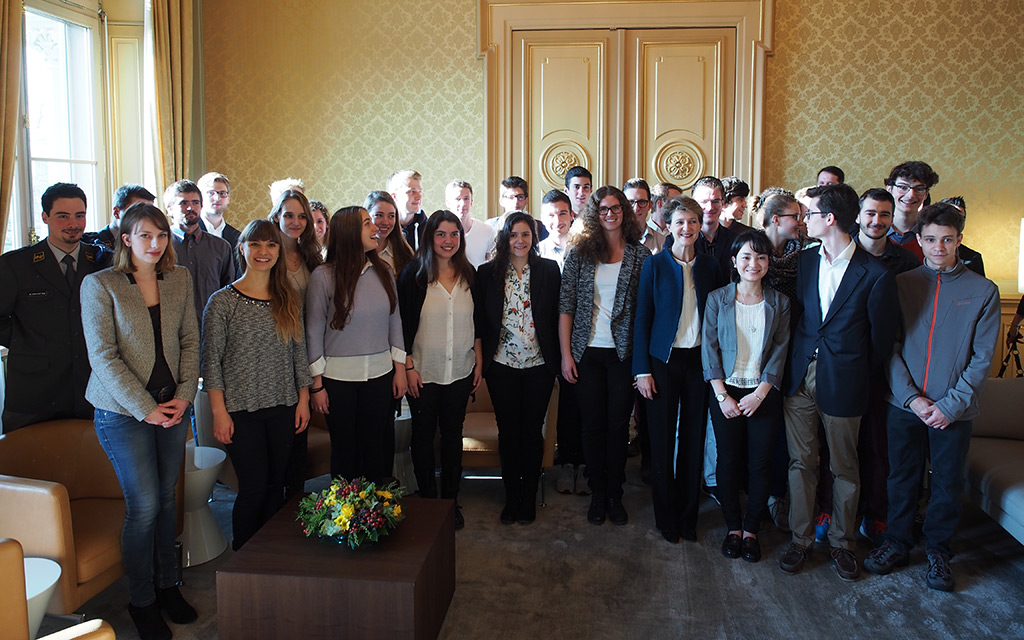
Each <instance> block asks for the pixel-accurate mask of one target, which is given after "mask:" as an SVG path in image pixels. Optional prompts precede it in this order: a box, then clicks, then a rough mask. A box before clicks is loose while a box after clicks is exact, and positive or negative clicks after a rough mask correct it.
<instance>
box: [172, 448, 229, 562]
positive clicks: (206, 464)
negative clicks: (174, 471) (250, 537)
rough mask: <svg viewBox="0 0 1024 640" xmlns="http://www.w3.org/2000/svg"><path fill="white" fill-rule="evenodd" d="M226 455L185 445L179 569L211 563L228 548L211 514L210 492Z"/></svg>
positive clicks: (217, 451) (209, 449) (218, 451)
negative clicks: (182, 522) (183, 525)
mask: <svg viewBox="0 0 1024 640" xmlns="http://www.w3.org/2000/svg"><path fill="white" fill-rule="evenodd" d="M226 459H227V454H226V453H225V452H224V451H221V450H220V449H215V448H213V447H197V446H196V445H195V443H194V442H189V443H187V444H186V445H185V501H184V502H185V527H184V531H182V533H181V537H180V538H179V540H180V541H181V546H182V558H181V564H182V567H191V566H194V565H197V564H202V563H204V562H208V561H210V560H213V559H214V558H216V557H217V556H219V555H220V554H222V553H223V552H224V550H225V549H226V548H227V546H228V541H227V540H225V539H224V534H222V533H221V532H220V527H218V526H217V521H216V519H214V517H213V512H212V511H210V504H209V500H210V492H211V491H213V485H214V483H215V482H217V473H218V472H220V468H221V465H223V464H224V460H226Z"/></svg>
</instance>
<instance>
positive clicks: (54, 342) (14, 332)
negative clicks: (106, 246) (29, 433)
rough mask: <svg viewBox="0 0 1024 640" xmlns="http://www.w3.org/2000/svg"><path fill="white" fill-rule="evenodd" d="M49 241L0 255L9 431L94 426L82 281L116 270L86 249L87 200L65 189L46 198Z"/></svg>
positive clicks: (0, 334) (97, 250) (0, 331)
mask: <svg viewBox="0 0 1024 640" xmlns="http://www.w3.org/2000/svg"><path fill="white" fill-rule="evenodd" d="M42 205H43V222H44V223H46V226H47V227H48V228H49V235H48V237H47V238H46V239H45V240H43V241H41V242H37V243H36V244H34V245H32V246H30V247H24V248H22V249H18V250H15V251H11V252H9V253H5V254H4V255H2V256H0V344H2V345H4V346H6V347H7V348H9V349H10V353H9V354H8V357H7V392H6V397H5V400H4V413H3V430H4V431H5V432H10V431H13V430H15V429H19V428H21V427H24V426H26V425H30V424H35V423H37V422H43V421H45V420H52V419H56V418H85V419H88V420H91V419H92V406H91V405H90V404H89V403H88V402H86V400H85V386H86V384H87V383H88V381H89V373H90V368H89V357H88V354H87V353H86V348H85V337H84V335H83V333H82V309H81V301H80V300H79V297H78V296H79V290H80V288H81V286H82V279H83V278H84V277H85V276H86V275H88V274H90V273H93V272H95V271H99V270H100V269H103V268H104V267H106V266H108V265H109V263H110V254H109V253H106V252H105V251H104V250H103V249H102V248H101V247H97V246H94V245H91V244H86V243H84V242H81V238H82V232H83V231H85V222H86V215H85V207H86V199H85V193H84V192H83V191H82V190H81V189H80V188H78V186H77V185H74V184H67V183H62V182H58V183H57V184H55V185H53V186H51V187H49V188H48V189H47V190H46V191H45V192H43V197H42Z"/></svg>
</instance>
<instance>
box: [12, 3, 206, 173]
mask: <svg viewBox="0 0 1024 640" xmlns="http://www.w3.org/2000/svg"><path fill="white" fill-rule="evenodd" d="M4 1H6V0H4ZM151 18H152V19H151V20H150V21H149V22H148V24H149V25H151V28H152V33H151V34H150V41H151V42H152V43H153V66H154V69H153V74H154V80H155V82H156V129H157V149H156V155H157V177H158V178H159V179H161V180H162V182H163V184H162V185H160V186H161V188H162V187H164V186H166V185H169V184H171V183H172V182H174V181H176V180H181V179H182V178H187V177H189V175H188V174H189V171H190V168H191V166H192V162H193V158H192V152H193V149H192V127H193V113H192V111H193V108H192V106H193V97H194V96H193V91H194V86H195V83H194V78H193V65H194V62H193V51H194V49H193V47H194V42H193V33H194V31H193V3H192V0H152V14H151Z"/></svg>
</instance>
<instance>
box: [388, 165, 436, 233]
mask: <svg viewBox="0 0 1024 640" xmlns="http://www.w3.org/2000/svg"><path fill="white" fill-rule="evenodd" d="M422 181H423V176H421V175H420V174H419V173H418V172H416V171H413V170H412V169H399V170H398V171H396V172H394V173H392V174H391V177H390V178H388V183H387V187H386V188H387V191H388V193H390V194H391V197H392V198H394V199H395V204H396V205H398V222H399V223H400V224H401V225H402V235H404V236H405V241H406V242H408V243H409V246H410V247H412V250H413V251H416V250H417V249H419V248H420V240H421V238H422V236H423V227H424V226H425V225H426V224H427V214H425V213H423V208H422V207H421V206H420V205H421V203H422V202H423V187H422Z"/></svg>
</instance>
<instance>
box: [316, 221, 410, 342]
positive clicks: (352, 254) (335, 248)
mask: <svg viewBox="0 0 1024 640" xmlns="http://www.w3.org/2000/svg"><path fill="white" fill-rule="evenodd" d="M364 211H366V209H364V208H362V207H358V206H355V207H342V208H341V209H338V210H337V211H335V212H334V215H333V216H331V225H330V233H329V235H328V238H329V239H330V244H328V245H327V262H326V264H325V265H324V268H325V269H330V270H331V273H333V274H334V316H333V317H332V318H331V324H330V326H331V328H332V329H335V330H337V331H341V330H342V329H344V328H345V325H346V324H348V319H349V317H350V316H351V315H352V303H353V301H354V299H355V295H356V285H358V284H359V277H360V276H361V275H362V273H363V266H365V265H366V263H367V262H369V263H370V264H372V265H373V268H374V269H375V270H376V271H377V277H378V278H379V279H380V283H381V286H383V287H384V291H385V292H386V293H387V294H388V303H389V304H390V306H391V313H394V312H395V308H396V307H397V306H398V296H397V293H396V292H395V276H394V274H393V273H392V271H391V268H390V267H388V265H387V263H385V262H384V261H383V260H381V258H380V256H379V255H377V250H376V249H370V250H369V251H367V250H366V249H364V248H363V212H364ZM367 215H369V213H367ZM371 224H372V223H371Z"/></svg>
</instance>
